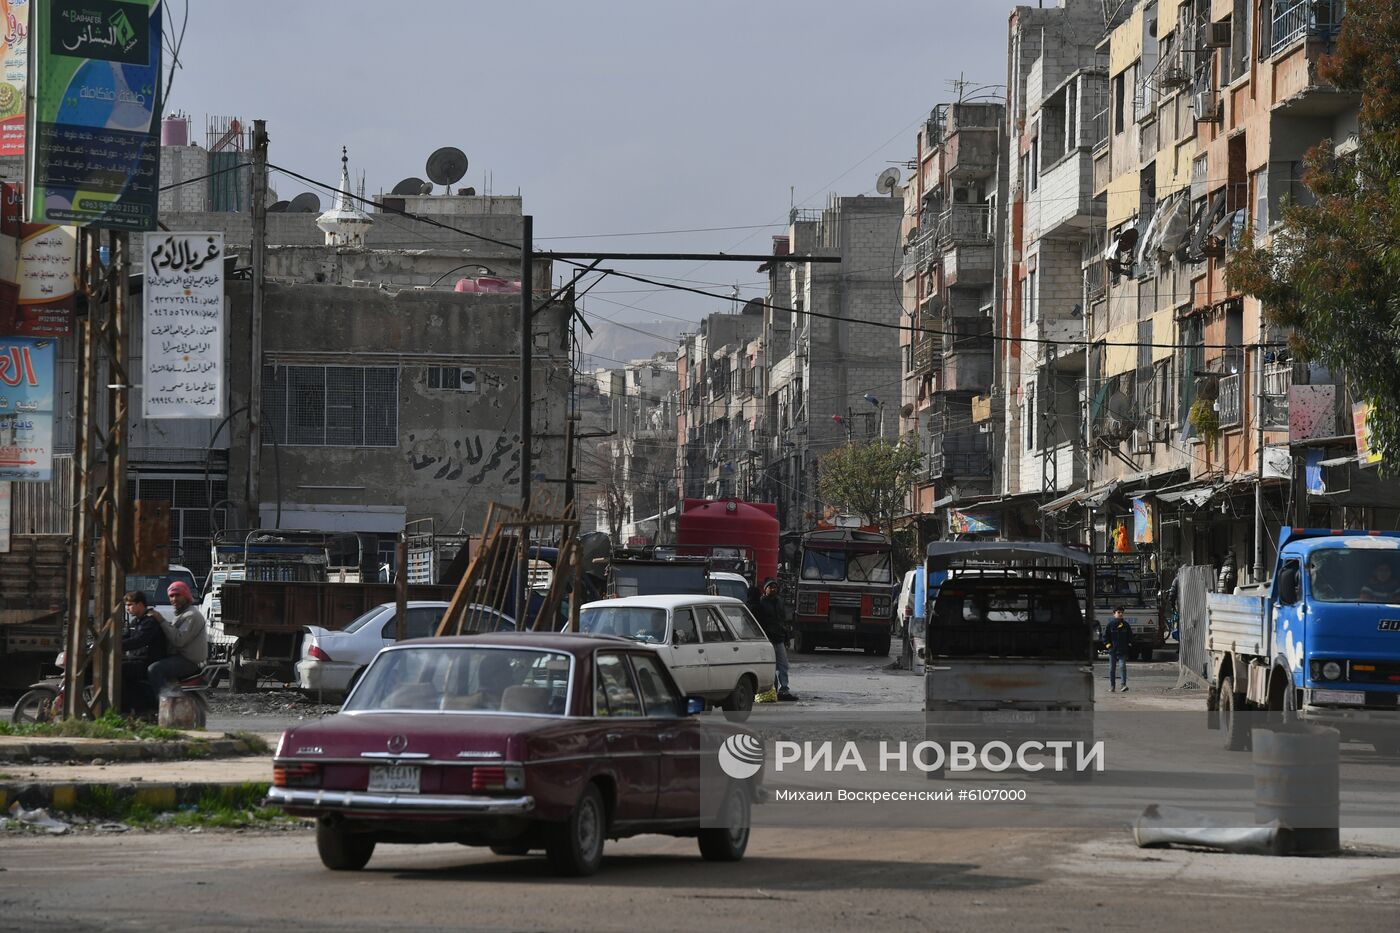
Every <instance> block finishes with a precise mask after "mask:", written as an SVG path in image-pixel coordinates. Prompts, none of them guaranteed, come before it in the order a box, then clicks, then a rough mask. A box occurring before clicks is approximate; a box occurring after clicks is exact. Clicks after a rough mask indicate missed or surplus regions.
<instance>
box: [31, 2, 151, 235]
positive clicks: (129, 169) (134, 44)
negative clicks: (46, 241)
mask: <svg viewBox="0 0 1400 933" xmlns="http://www.w3.org/2000/svg"><path fill="white" fill-rule="evenodd" d="M160 30H161V0H33V3H32V13H31V19H30V33H29V49H30V75H29V86H30V88H31V89H32V93H33V101H32V103H31V106H30V109H29V120H28V135H29V141H30V145H29V161H28V166H27V176H28V187H27V190H28V191H29V192H30V197H29V204H28V214H29V219H30V220H31V221H32V222H33V223H57V224H79V225H83V224H86V225H91V226H95V227H107V228H110V229H114V230H154V229H155V228H156V206H157V201H158V198H159V194H160V116H161V100H160V88H161V33H160Z"/></svg>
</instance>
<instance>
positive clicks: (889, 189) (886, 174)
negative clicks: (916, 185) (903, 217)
mask: <svg viewBox="0 0 1400 933" xmlns="http://www.w3.org/2000/svg"><path fill="white" fill-rule="evenodd" d="M898 186H899V169H897V168H895V167H894V166H893V165H891V166H890V167H889V168H887V169H885V170H884V171H883V172H881V173H880V177H879V178H877V179H875V190H876V191H878V192H880V193H881V194H894V189H895V188H897V187H898Z"/></svg>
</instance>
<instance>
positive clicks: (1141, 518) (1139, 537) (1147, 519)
mask: <svg viewBox="0 0 1400 933" xmlns="http://www.w3.org/2000/svg"><path fill="white" fill-rule="evenodd" d="M1152 540H1153V538H1152V503H1151V502H1150V501H1149V500H1147V499H1144V498H1142V497H1138V498H1136V499H1134V500H1133V541H1134V542H1135V543H1137V544H1151V543H1152Z"/></svg>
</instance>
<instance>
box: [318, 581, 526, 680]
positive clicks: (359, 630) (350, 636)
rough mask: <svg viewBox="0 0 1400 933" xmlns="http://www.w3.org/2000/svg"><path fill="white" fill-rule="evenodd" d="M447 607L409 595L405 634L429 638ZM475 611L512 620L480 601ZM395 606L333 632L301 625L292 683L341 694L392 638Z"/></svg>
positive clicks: (502, 627)
mask: <svg viewBox="0 0 1400 933" xmlns="http://www.w3.org/2000/svg"><path fill="white" fill-rule="evenodd" d="M446 611H447V603H445V602H443V601H441V600H410V601H409V603H408V630H407V637H409V638H428V637H430V636H432V635H434V634H436V632H437V627H438V623H439V622H440V621H442V615H443V613H444V612H446ZM478 611H479V612H483V613H490V614H492V615H497V616H498V620H499V624H498V625H497V631H503V632H504V631H513V630H514V629H515V623H514V622H513V621H511V619H510V618H509V617H507V616H501V615H498V614H497V613H495V612H492V610H489V609H487V608H485V607H479V610H478ZM395 626H396V620H395V606H394V604H393V603H381V604H380V605H378V606H375V607H374V608H373V609H371V610H369V611H368V612H366V613H365V614H364V615H362V616H360V617H359V618H358V619H356V620H355V621H353V622H351V623H350V624H349V625H347V626H345V628H344V629H342V630H341V631H338V632H333V631H331V630H330V629H325V628H321V627H320V626H318V625H308V626H305V635H304V636H303V637H302V640H301V660H299V661H297V664H296V672H297V686H298V687H300V688H301V689H302V690H303V691H305V692H307V693H314V694H318V695H319V694H332V695H335V696H341V695H344V694H347V693H349V692H350V690H351V688H353V687H354V686H355V683H356V681H358V680H359V677H360V674H361V673H362V672H363V671H364V669H365V667H366V666H368V665H369V662H370V661H373V660H374V656H375V655H376V654H378V653H379V649H381V648H384V647H386V646H388V645H392V644H393V643H394V642H395V640H396V639H395V635H396V634H397V632H396V630H395Z"/></svg>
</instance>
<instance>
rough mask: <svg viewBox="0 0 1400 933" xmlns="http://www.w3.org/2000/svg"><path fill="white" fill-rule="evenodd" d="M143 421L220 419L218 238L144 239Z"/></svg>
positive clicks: (220, 250)
mask: <svg viewBox="0 0 1400 933" xmlns="http://www.w3.org/2000/svg"><path fill="white" fill-rule="evenodd" d="M145 257H146V282H145V302H144V307H145V316H144V318H143V320H142V330H143V337H144V339H145V353H144V360H143V368H144V370H145V374H144V377H143V380H142V382H143V385H142V397H143V399H144V404H143V406H142V412H143V414H144V416H145V417H146V418H220V417H222V416H223V414H224V235H223V234H222V233H148V234H146V242H145Z"/></svg>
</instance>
